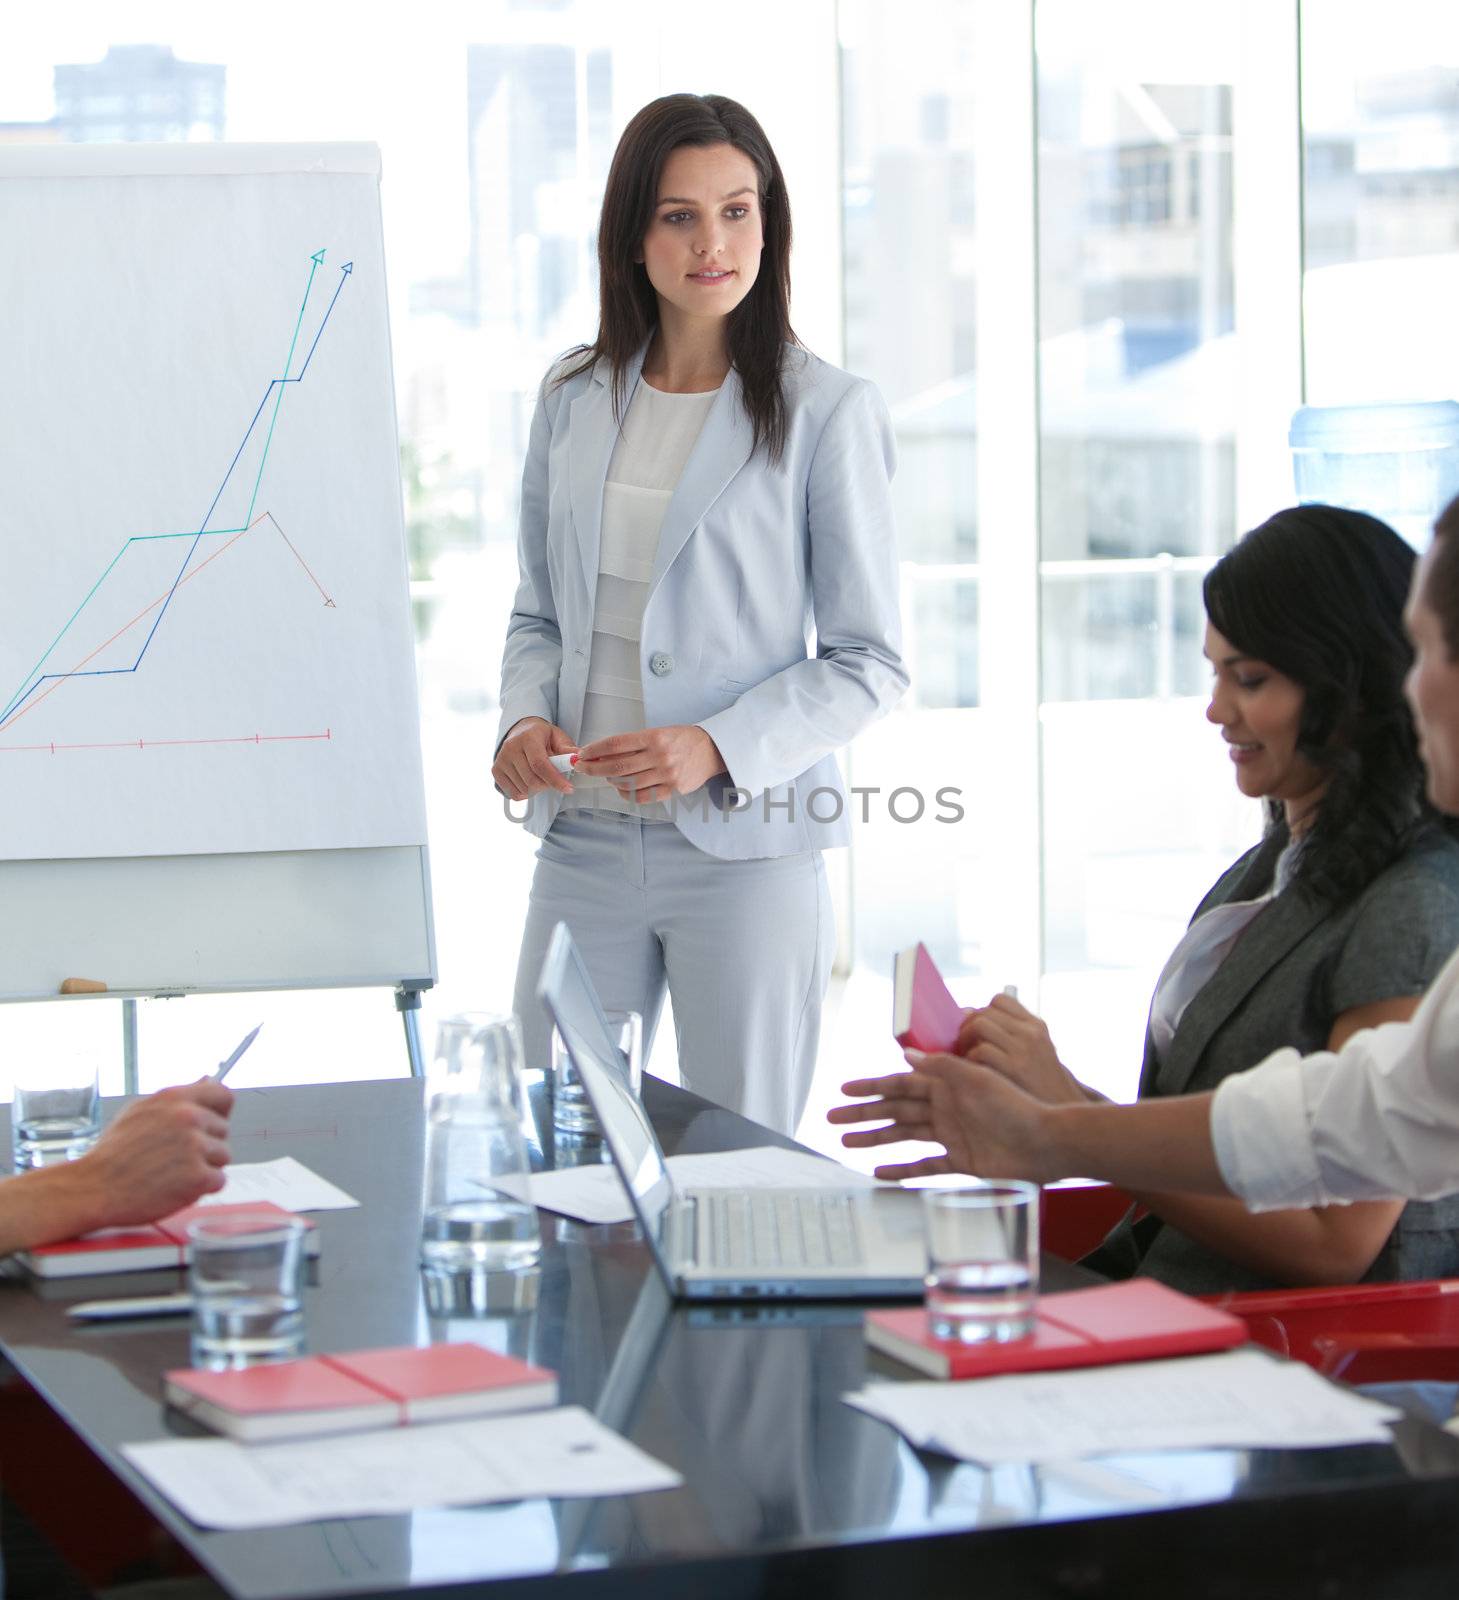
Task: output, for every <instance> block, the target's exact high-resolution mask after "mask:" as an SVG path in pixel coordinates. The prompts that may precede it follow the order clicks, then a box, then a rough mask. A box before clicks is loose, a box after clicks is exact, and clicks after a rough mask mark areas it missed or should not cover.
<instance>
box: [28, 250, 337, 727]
mask: <svg viewBox="0 0 1459 1600" xmlns="http://www.w3.org/2000/svg"><path fill="white" fill-rule="evenodd" d="M324 255H325V252H324V251H323V250H317V251H315V253H314V254H313V255H312V256H310V258H309V262H310V266H309V279H308V282H307V283H306V284H305V286H304V295H303V298H302V300H301V301H300V304H299V314H298V316H297V318H296V319H295V321H294V330H293V333H292V335H291V337H290V339H289V351H288V354H287V356H286V357H285V358H284V370H283V373H282V375H281V376H279V377H277V378H272V379H270V380H269V385H268V387H267V388H266V389H265V390H264V393H263V398H262V399H261V400H260V401H259V403H258V409H257V410H256V411H255V412H254V413H253V418H252V420H251V421H250V422H249V424H248V427H247V428H246V429H245V430H244V434H243V438H242V440H241V441H240V443H239V445H238V448H237V450H235V451H234V452H233V459H232V460H231V461H230V462H229V463H228V470H227V471H226V472H225V473H224V474H223V479H222V482H221V483H220V484H219V485H218V489H217V493H216V494H214V496H213V499H212V503H211V504H210V505H209V507H208V510H207V513H206V515H205V516H204V517H203V520H202V522H201V524H200V525H199V526H198V527H197V528H188V529H185V530H184V531H182V532H177V533H135V534H131V535H129V536H128V537H127V538H126V540H125V541H124V542H123V544H122V546H121V548H120V549H119V550H118V551H117V553H116V554H115V555H114V556H113V557H112V558H111V560H110V561H109V562H108V563H107V564H106V566H105V568H104V569H103V570H102V573H101V576H100V577H98V578H97V580H96V582H95V583H93V584H92V585H91V587H90V589H88V590H87V592H86V594H85V596H84V598H83V599H82V601H81V603H80V604H79V605H78V606H77V607H76V609H75V610H74V611H73V612H72V613H71V615H70V617H68V618H67V620H66V622H65V624H64V626H63V627H62V628H61V631H60V632H59V633H58V634H57V635H56V636H55V638H54V639H52V640H51V642H50V644H49V645H47V646H46V649H45V651H44V653H43V654H42V655H41V657H40V659H39V660H38V661H37V662H36V663H35V665H34V666H32V667H31V669H30V671H29V672H27V673H26V675H25V677H24V678H22V679H21V681H20V683H19V685H18V686H17V688H16V689H15V690H14V692H13V693H12V694H11V696H10V698H9V700H7V701H6V702H5V704H4V706H3V707H0V727H4V726H5V725H6V723H8V722H9V721H11V720H12V719H13V718H14V717H15V716H16V715H17V714H18V713H19V712H20V710H21V709H22V707H24V706H25V704H26V702H27V701H29V700H30V699H31V698H32V696H34V695H35V694H36V693H37V692H38V691H39V690H40V689H41V688H42V687H43V685H45V684H47V683H57V682H60V681H61V680H64V679H67V678H109V677H117V676H125V675H126V674H128V673H133V672H136V670H137V669H138V668H139V667H140V666H141V665H142V661H143V658H144V657H145V656H146V654H147V651H148V650H149V648H150V647H151V644H152V640H153V639H154V638H155V637H156V634H157V630H158V628H159V627H160V626H161V625H162V619H163V617H164V616H165V615H166V614H167V610H168V608H169V607H170V606H171V604H172V600H173V596H174V595H175V594H176V593H177V589H178V585H179V584H181V583H182V581H183V579H184V577H185V576H186V574H187V570H188V567H189V566H190V565H191V564H192V561H193V557H194V555H195V554H196V553H197V549H198V546H199V545H200V544H201V542H202V541H203V540H204V539H214V538H219V537H221V536H223V535H236V534H241V533H243V532H245V531H246V530H247V529H248V528H249V527H251V526H252V524H253V508H254V506H255V505H256V504H257V501H258V494H259V488H260V486H261V485H262V483H263V474H264V468H265V467H266V466H267V465H268V454H269V447H270V446H271V445H272V443H273V436H274V428H275V426H276V425H277V423H278V419H279V410H280V407H281V406H282V404H283V399H284V393H285V390H286V389H287V387H288V385H290V384H296V383H302V382H303V381H304V376H305V374H306V373H307V372H308V371H309V364H310V362H311V361H313V359H314V352H315V351H316V350H317V349H318V348H319V341H320V339H321V337H322V336H323V334H324V330H325V328H326V326H328V323H329V319H330V316H331V315H332V314H333V311H334V308H335V304H336V302H337V301H338V300H339V297H340V294H341V292H342V291H343V289H344V286H345V283H346V281H347V280H348V278H349V276H350V274H351V273H352V272H353V271H354V263H353V262H352V261H346V262H345V264H344V265H343V266H342V267H341V268H340V269H339V282H338V283H337V284H336V285H335V288H334V294H333V295H332V296H331V298H330V301H329V304H328V306H326V307H325V311H324V315H323V317H322V318H321V319H320V322H319V326H318V328H317V329H315V332H314V339H313V342H312V343H311V344H310V346H309V353H308V354H307V355H306V356H305V358H304V364H303V365H302V366H301V367H300V368H299V370H298V372H296V373H293V374H292V375H291V373H290V370H289V369H290V368H291V366H292V365H293V361H294V352H295V350H296V349H297V348H298V344H299V331H300V329H301V328H302V327H303V325H304V316H305V313H306V311H307V310H308V307H309V297H310V294H311V292H312V291H313V288H314V279H315V275H316V274H317V273H318V271H319V268H320V267H321V266H322V265H323V264H324ZM270 397H272V398H273V401H274V406H273V412H272V415H271V416H270V418H269V425H268V432H267V435H266V437H265V439H264V445H263V451H262V454H261V456H260V459H259V463H258V471H257V473H256V474H255V475H254V480H253V488H252V491H251V493H250V496H249V502H248V513H247V515H246V516H245V517H244V519H243V521H242V524H241V525H240V526H237V527H228V528H210V527H209V526H208V524H209V522H211V521H212V518H213V513H214V512H215V511H216V510H217V509H218V502H219V501H220V500H221V499H222V498H223V494H224V491H225V490H226V489H227V487H228V484H229V482H230V480H231V479H232V477H233V473H234V470H235V469H236V468H237V466H238V463H239V461H240V459H241V458H242V456H243V452H244V450H245V449H247V447H248V441H249V440H250V439H251V438H252V437H253V432H254V429H255V428H256V427H257V426H258V422H259V418H260V417H262V416H263V413H264V409H265V408H266V407H267V405H268V403H269V399H270ZM162 539H186V540H188V541H189V544H188V547H187V551H186V553H185V554H184V556H183V559H182V564H181V566H179V567H178V569H177V572H176V573H175V575H174V576H173V578H172V581H171V586H170V588H169V589H168V590H167V594H166V597H165V599H164V600H163V601H162V604H161V606H160V608H159V609H158V612H157V616H156V618H155V619H154V620H153V623H152V626H151V628H150V629H149V630H148V633H147V637H146V639H145V640H144V641H143V642H142V647H141V649H140V650H138V652H137V657H136V660H134V661H133V662H132V664H131V665H130V666H123V667H93V668H88V669H84V670H83V669H79V668H78V669H77V670H75V671H72V672H43V671H41V669H42V668H43V667H44V666H45V664H46V662H47V661H49V660H50V658H51V656H52V655H53V654H54V653H55V651H56V648H57V647H58V646H59V645H60V643H61V641H62V640H63V639H64V638H65V637H66V635H67V634H68V633H69V632H70V631H71V629H72V627H73V626H74V625H75V623H76V621H77V619H78V618H79V617H80V616H81V614H82V612H83V611H84V610H85V609H86V607H87V606H88V605H89V604H90V602H91V601H92V599H93V598H94V597H95V596H96V594H97V591H98V590H99V589H100V588H101V587H102V585H103V584H104V583H105V582H106V580H107V579H108V578H109V577H110V576H111V574H112V572H113V571H114V570H115V568H116V566H117V563H118V562H120V561H121V559H122V557H123V556H124V555H126V553H127V552H128V550H130V549H131V548H132V546H133V545H138V544H145V543H151V542H153V541H156V540H162ZM306 570H307V569H306Z"/></svg>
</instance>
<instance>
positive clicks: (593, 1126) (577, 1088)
mask: <svg viewBox="0 0 1459 1600" xmlns="http://www.w3.org/2000/svg"><path fill="white" fill-rule="evenodd" d="M603 1016H604V1018H605V1019H606V1020H607V1023H608V1036H609V1038H611V1039H612V1041H613V1043H614V1045H615V1046H616V1047H617V1050H618V1054H619V1057H620V1062H619V1064H620V1065H621V1066H622V1068H623V1070H624V1072H625V1073H626V1074H627V1077H628V1083H629V1087H630V1088H631V1089H632V1090H633V1092H634V1094H638V1093H640V1092H641V1091H642V1088H643V1018H642V1017H641V1016H640V1015H639V1014H638V1012H636V1011H605V1012H604V1013H603ZM552 1126H553V1127H554V1128H555V1129H556V1130H557V1132H558V1133H566V1134H588V1135H592V1136H595V1137H597V1138H599V1139H601V1138H602V1129H601V1128H599V1126H598V1119H597V1117H595V1116H594V1115H593V1105H592V1102H591V1101H590V1100H589V1099H588V1091H587V1090H586V1089H585V1088H584V1087H583V1080H582V1078H581V1076H580V1075H579V1073H578V1069H577V1068H576V1067H575V1066H574V1065H573V1060H572V1057H571V1056H570V1055H569V1054H568V1050H567V1046H566V1045H565V1044H564V1043H563V1041H562V1035H561V1034H560V1033H559V1032H558V1031H557V1029H556V1028H554V1029H553V1030H552Z"/></svg>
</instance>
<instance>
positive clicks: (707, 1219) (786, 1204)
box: [537, 922, 927, 1300]
mask: <svg viewBox="0 0 1459 1600" xmlns="http://www.w3.org/2000/svg"><path fill="white" fill-rule="evenodd" d="M537 993H538V997H539V998H540V999H541V1000H542V1002H543V1004H544V1005H545V1006H546V1007H547V1009H548V1011H549V1012H551V1014H552V1019H553V1021H554V1022H555V1023H556V1024H557V1029H558V1032H559V1033H560V1034H561V1035H562V1040H563V1043H564V1044H565V1045H566V1047H567V1051H568V1054H569V1055H570V1056H571V1057H572V1063H573V1065H574V1066H575V1067H576V1068H577V1070H578V1072H579V1074H580V1075H581V1077H582V1080H583V1087H584V1088H585V1089H586V1091H587V1094H588V1098H589V1100H591V1102H592V1105H593V1110H594V1112H595V1113H596V1114H597V1118H598V1122H599V1124H600V1125H601V1127H602V1129H603V1135H604V1139H605V1140H606V1142H607V1146H608V1152H609V1154H610V1155H611V1156H612V1158H613V1164H614V1166H615V1167H617V1169H618V1175H619V1177H621V1178H622V1180H623V1187H624V1188H625V1189H626V1190H627V1191H628V1198H629V1200H630V1202H631V1203H632V1205H633V1209H634V1211H635V1212H636V1213H637V1215H638V1220H639V1222H640V1223H641V1224H642V1227H643V1233H644V1238H645V1239H646V1240H647V1241H648V1247H649V1249H650V1251H651V1252H652V1254H653V1258H654V1263H655V1265H656V1266H657V1267H658V1270H659V1272H660V1274H661V1275H662V1276H663V1279H664V1282H665V1284H666V1285H667V1287H668V1290H669V1292H670V1294H672V1295H673V1296H675V1298H677V1299H681V1300H728V1299H734V1300H781V1299H795V1300H849V1299H857V1300H874V1299H889V1298H897V1297H902V1296H906V1297H909V1298H910V1297H916V1298H920V1297H921V1295H922V1288H923V1284H922V1280H923V1275H924V1273H925V1272H926V1266H927V1251H926V1243H925V1230H924V1226H923V1221H922V1202H921V1196H920V1195H918V1194H916V1193H914V1192H911V1191H908V1190H903V1189H869V1188H858V1189H847V1190H845V1191H840V1190H835V1189H748V1190H736V1189H705V1190H701V1191H698V1192H695V1191H681V1190H679V1189H678V1188H677V1187H676V1186H675V1183H674V1180H673V1177H672V1176H671V1174H670V1172H669V1169H668V1165H667V1164H666V1162H665V1161H664V1152H663V1149H662V1148H661V1146H660V1145H659V1141H658V1136H657V1135H656V1134H655V1133H654V1130H653V1126H652V1124H651V1123H650V1122H649V1120H648V1117H647V1115H646V1114H645V1112H644V1109H643V1106H642V1104H641V1103H640V1101H639V1099H638V1096H637V1095H636V1094H634V1092H633V1090H632V1089H631V1088H630V1086H629V1083H628V1073H627V1070H626V1064H625V1063H624V1060H623V1056H622V1054H621V1052H620V1051H619V1050H618V1047H617V1046H616V1045H615V1044H614V1042H613V1039H612V1037H611V1036H610V1034H609V1032H608V1025H607V1022H606V1021H605V1020H604V1017H603V1008H602V1006H601V1005H599V1003H598V996H597V993H596V991H595V990H594V988H593V985H592V981H591V979H590V978H589V977H588V973H587V968H586V967H585V966H584V965H583V961H582V957H581V956H580V955H579V953H578V950H577V946H576V945H574V943H573V940H572V935H571V934H570V933H569V932H568V928H567V924H566V923H564V922H559V923H558V924H557V927H556V928H555V929H554V930H553V934H552V940H551V943H550V944H549V945H548V949H547V959H546V960H545V961H544V962H543V964H542V975H541V977H540V978H539V980H538V984H537Z"/></svg>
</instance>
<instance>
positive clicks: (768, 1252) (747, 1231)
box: [694, 1189, 862, 1271]
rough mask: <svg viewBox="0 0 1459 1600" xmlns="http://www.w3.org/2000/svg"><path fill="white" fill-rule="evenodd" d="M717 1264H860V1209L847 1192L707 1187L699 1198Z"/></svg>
mask: <svg viewBox="0 0 1459 1600" xmlns="http://www.w3.org/2000/svg"><path fill="white" fill-rule="evenodd" d="M694 1198H695V1200H696V1201H697V1203H698V1210H699V1215H700V1218H701V1221H702V1232H701V1234H700V1237H701V1238H702V1239H703V1241H704V1243H705V1246H706V1248H705V1250H704V1252H703V1254H702V1257H701V1261H700V1265H701V1266H707V1267H711V1268H720V1269H723V1268H729V1267H734V1268H744V1269H747V1270H750V1271H754V1270H755V1269H757V1268H771V1267H774V1268H780V1269H784V1268H787V1267H808V1268H809V1267H855V1266H859V1265H860V1264H861V1260H862V1249H861V1240H860V1238H859V1237H858V1233H857V1227H856V1209H855V1206H854V1205H853V1203H852V1200H851V1197H850V1196H849V1195H844V1194H834V1193H827V1194H820V1193H815V1192H806V1193H799V1192H794V1193H783V1192H776V1191H775V1190H750V1191H749V1192H748V1193H740V1192H737V1191H734V1190H729V1189H726V1190H722V1191H721V1190H715V1189H709V1190H702V1191H701V1192H700V1193H699V1194H697V1195H696V1196H695V1197H694Z"/></svg>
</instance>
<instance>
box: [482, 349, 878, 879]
mask: <svg viewBox="0 0 1459 1600" xmlns="http://www.w3.org/2000/svg"><path fill="white" fill-rule="evenodd" d="M642 365H643V351H640V352H639V354H638V356H637V357H636V358H635V359H634V361H633V363H632V366H631V367H630V369H629V372H628V379H627V389H626V391H625V392H626V394H627V395H628V396H630V397H631V395H632V392H633V388H634V386H635V384H636V383H637V382H638V379H639V373H640V370H641V368H642ZM551 377H552V374H551V373H549V375H548V379H547V380H545V381H544V383H543V387H542V391H541V394H540V396H539V398H538V404H537V411H536V415H535V417H534V418H533V422H532V434H531V440H530V442H529V444H528V449H527V464H526V468H525V470H524V472H523V475H522V514H521V533H520V538H519V540H518V550H517V554H518V561H519V565H520V570H521V583H520V586H519V587H518V590H517V596H516V601H515V603H514V605H513V608H512V616H511V622H510V624H509V625H508V628H507V642H506V649H505V651H504V653H503V658H502V692H501V707H502V716H501V724H500V729H499V732H498V734H497V744H498V746H499V745H500V744H501V741H502V739H504V738H505V737H506V734H507V732H508V730H509V729H510V728H511V727H512V726H513V724H514V723H516V722H517V721H519V720H520V719H521V718H522V717H526V716H538V717H545V718H547V720H548V721H549V722H554V723H556V724H557V725H558V726H559V727H561V728H562V729H563V730H564V731H565V732H566V733H567V734H568V735H569V736H570V737H572V738H574V739H576V738H577V737H578V734H579V730H580V728H581V726H582V714H583V698H584V695H585V693H586V689H587V677H588V653H589V650H590V649H591V646H592V637H593V605H594V600H595V597H596V593H597V584H598V540H599V531H600V525H601V521H602V514H603V485H604V482H605V480H606V478H607V475H608V464H609V461H610V459H611V457H612V454H613V446H614V444H615V443H616V442H617V438H618V428H619V424H618V420H617V419H616V418H615V416H614V412H613V392H612V386H611V383H610V381H609V373H608V369H607V365H606V363H604V362H599V363H598V364H597V365H596V366H595V367H594V368H592V370H590V371H589V372H585V373H582V374H580V375H579V376H577V377H575V378H571V379H569V380H568V382H566V383H564V384H560V385H557V386H555V387H554V386H553V384H552V382H551ZM784 381H785V389H786V399H787V403H788V407H789V428H788V433H787V438H786V444H785V452H784V454H783V455H782V457H781V459H780V460H779V461H778V462H775V463H773V464H772V463H771V461H770V460H769V458H768V455H767V453H766V451H765V450H764V449H763V448H761V449H759V450H756V451H754V452H753V453H752V452H751V448H750V445H751V428H750V420H749V417H748V415H747V413H746V411H745V408H744V404H743V402H742V400H741V394H740V382H739V378H738V376H737V375H736V374H735V373H734V372H731V373H730V375H729V377H728V378H727V379H726V380H725V383H724V387H723V388H722V389H721V390H720V392H719V394H718V396H717V397H716V399H715V401H714V403H713V404H712V406H711V407H710V410H709V415H708V416H707V417H706V419H705V422H704V427H703V429H702V431H701V433H700V435H699V438H698V440H697V441H696V443H695V445H694V449H693V450H692V451H691V453H690V455H689V459H688V461H687V462H686V463H685V466H684V472H683V475H682V477H681V478H680V480H679V485H678V488H677V489H676V490H675V491H674V494H673V496H672V498H671V499H670V501H669V505H668V509H667V510H666V512H665V514H664V521H663V527H662V530H661V532H660V534H659V548H658V555H657V557H656V559H655V561H654V566H653V576H652V579H651V584H650V589H649V596H648V601H647V604H646V605H645V608H644V614H643V632H642V637H641V639H640V642H639V670H640V672H641V675H642V682H643V704H644V718H645V721H646V723H647V725H648V726H649V727H661V726H665V725H668V724H674V723H697V724H698V725H699V726H701V727H702V728H704V729H705V731H706V732H708V733H709V734H710V736H711V737H712V738H713V739H714V742H715V743H716V744H717V745H718V746H719V750H720V753H721V755H722V756H723V757H724V761H725V766H726V767H727V768H728V769H729V776H728V778H717V779H714V780H712V781H711V782H710V783H709V784H707V785H706V786H705V788H704V789H701V790H699V791H698V792H697V793H695V794H693V795H685V796H680V797H679V799H678V802H677V804H676V805H675V807H674V820H675V821H676V823H677V825H678V827H679V828H680V829H681V831H682V832H683V833H684V834H685V835H686V836H687V837H688V838H689V839H690V840H691V841H692V842H693V843H694V844H695V845H697V846H699V848H700V849H702V850H705V851H707V852H708V853H709V854H710V855H714V856H719V857H723V858H726V859H746V858H749V857H754V856H784V855H792V854H796V853H798V852H800V851H804V850H809V849H813V848H816V847H819V846H824V845H836V844H845V843H846V842H847V840H848V839H849V837H850V828H849V820H850V819H849V815H848V809H847V805H846V797H845V790H844V788H843V786H842V781H841V773H840V770H839V768H838V767H837V764H836V758H835V753H834V752H835V751H837V750H838V749H840V747H841V746H842V745H844V744H846V743H848V742H849V741H850V740H851V739H852V738H853V737H854V736H855V735H856V734H857V733H859V732H860V731H861V729H862V728H864V727H866V726H867V725H868V724H869V723H871V722H873V721H874V720H875V719H876V718H878V717H880V716H882V715H883V714H884V713H885V712H887V711H888V710H890V708H891V707H892V706H893V705H894V704H895V703H896V702H897V700H898V699H899V698H900V697H901V695H902V694H903V692H904V691H905V690H906V687H907V682H908V679H907V674H906V671H905V669H904V668H903V665H902V657H901V627H900V620H899V608H898V600H897V557H896V548H895V541H894V537H893V525H892V502H891V484H890V480H891V475H892V472H893V470H894V467H895V449H894V445H893V439H892V429H891V422H890V419H889V418H888V416H887V410H886V406H885V405H884V404H883V402H882V399H881V396H880V395H879V394H878V393H877V391H876V389H875V388H874V387H873V386H872V385H871V384H869V383H867V382H865V381H864V380H863V379H860V378H855V377H852V376H851V375H850V374H849V373H846V372H842V371H840V370H839V369H838V368H836V367H832V366H829V365H827V363H826V362H824V361H820V360H818V359H817V358H816V357H815V356H813V355H810V354H809V353H808V352H806V351H803V350H798V349H795V348H791V347H787V350H786V357H785V378H784ZM730 789H734V790H738V791H740V796H742V797H743V798H738V797H736V796H733V795H728V794H727V791H728V790H730ZM817 790H819V791H821V793H819V794H817V793H816V792H815V791H817ZM737 799H738V803H737V804H736V800H737ZM808 801H809V805H808V804H807V802H808ZM558 805H559V802H558V800H557V797H556V796H555V795H549V794H538V795H535V796H533V800H532V803H531V809H530V811H529V813H528V817H527V826H528V828H529V829H530V830H531V831H532V832H533V833H535V834H537V835H538V836H539V837H540V836H541V835H543V834H545V833H546V832H547V830H548V828H549V827H550V826H551V825H552V820H553V818H554V817H555V816H556V814H557V810H558Z"/></svg>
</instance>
